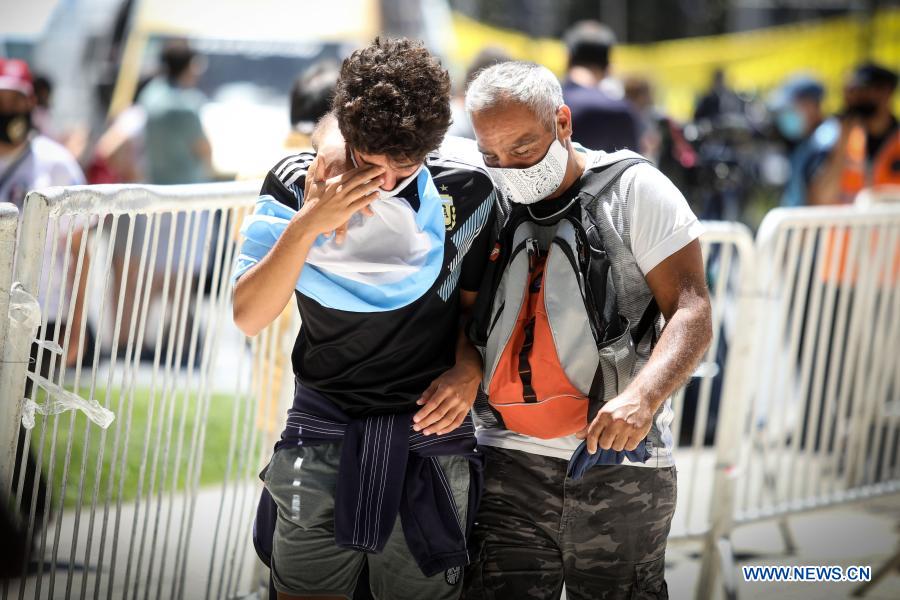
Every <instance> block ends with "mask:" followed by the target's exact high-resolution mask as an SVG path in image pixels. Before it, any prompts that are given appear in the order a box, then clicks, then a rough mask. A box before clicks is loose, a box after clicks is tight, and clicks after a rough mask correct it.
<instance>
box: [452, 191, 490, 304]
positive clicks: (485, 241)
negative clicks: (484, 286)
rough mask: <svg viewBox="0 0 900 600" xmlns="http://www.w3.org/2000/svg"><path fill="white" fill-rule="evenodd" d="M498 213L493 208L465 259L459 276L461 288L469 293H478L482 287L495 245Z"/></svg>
mask: <svg viewBox="0 0 900 600" xmlns="http://www.w3.org/2000/svg"><path fill="white" fill-rule="evenodd" d="M496 212H497V211H496V210H494V209H493V208H492V209H491V211H490V213H488V218H487V220H486V221H485V223H484V227H482V228H481V232H480V233H479V234H478V236H477V237H476V238H475V240H474V241H473V242H472V247H471V248H469V251H468V252H467V253H466V257H465V258H464V259H463V264H462V273H460V275H459V287H460V289H462V290H465V291H467V292H477V291H478V289H479V288H480V287H481V279H482V277H483V276H484V268H485V266H486V265H487V262H488V258H489V256H490V252H491V249H492V248H493V245H494V219H496V216H495V213H496Z"/></svg>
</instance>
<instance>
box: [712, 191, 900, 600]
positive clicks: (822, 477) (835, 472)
mask: <svg viewBox="0 0 900 600" xmlns="http://www.w3.org/2000/svg"><path fill="white" fill-rule="evenodd" d="M756 259H757V264H758V268H757V279H756V283H755V286H754V289H753V290H752V293H751V296H749V297H748V298H747V302H748V309H747V311H746V312H745V313H744V314H745V315H747V316H746V318H744V319H742V320H741V322H740V323H739V327H738V329H737V331H736V333H735V339H736V341H737V343H740V344H742V345H745V352H741V353H740V354H737V355H736V357H737V358H736V360H734V361H729V365H728V367H729V368H728V371H727V373H726V378H725V394H724V395H725V398H727V401H726V402H725V403H724V404H723V411H722V415H721V419H720V425H719V427H718V430H717V432H716V476H715V481H714V483H713V489H714V492H713V494H714V497H715V499H716V502H715V504H714V505H713V507H712V509H713V510H712V529H711V531H710V533H709V534H708V536H707V538H706V542H705V548H704V553H703V565H702V568H701V577H700V582H699V585H698V588H697V598H708V597H710V596H711V595H712V593H713V589H714V586H715V582H716V580H717V577H718V576H719V575H721V576H722V577H723V584H724V587H725V590H726V595H727V596H728V597H734V595H735V594H736V581H735V579H734V577H735V568H734V555H733V550H732V548H731V543H730V534H731V531H732V529H733V528H734V527H736V526H738V525H741V524H744V523H749V522H753V521H757V520H760V519H772V518H782V519H783V518H784V517H785V516H787V515H790V514H795V513H797V512H800V511H804V510H809V509H813V508H821V507H827V506H832V505H834V504H837V503H840V502H846V501H850V500H858V499H863V498H868V497H871V496H874V495H876V494H884V493H892V492H897V491H900V457H898V456H897V454H896V451H895V448H896V444H897V440H898V432H900V392H898V390H900V379H898V375H900V373H898V369H897V368H896V360H897V359H896V357H897V356H898V353H900V206H885V205H872V206H868V207H853V206H847V207H835V208H796V209H776V210H773V211H771V212H770V213H769V214H768V215H767V217H766V219H765V220H764V221H763V224H762V226H761V227H760V231H759V233H758V235H757V241H756ZM786 528H787V525H786V521H782V529H783V531H786ZM786 542H787V544H788V545H789V544H790V538H789V536H788V537H786Z"/></svg>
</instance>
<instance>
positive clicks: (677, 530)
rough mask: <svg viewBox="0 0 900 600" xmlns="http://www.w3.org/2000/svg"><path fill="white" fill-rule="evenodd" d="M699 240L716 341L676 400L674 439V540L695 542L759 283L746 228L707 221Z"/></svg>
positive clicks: (705, 520) (705, 517) (705, 524)
mask: <svg viewBox="0 0 900 600" xmlns="http://www.w3.org/2000/svg"><path fill="white" fill-rule="evenodd" d="M703 226H704V229H705V231H704V234H703V236H702V237H701V238H700V243H701V247H702V250H703V259H704V266H705V270H706V277H707V282H708V284H709V295H710V302H711V305H712V322H713V339H712V342H711V343H710V347H709V349H708V350H707V352H706V355H705V356H704V358H703V361H702V362H701V363H700V365H699V366H698V368H697V370H696V371H695V373H694V377H693V378H692V379H691V381H690V382H689V384H688V385H687V386H686V387H685V388H683V389H681V390H680V391H679V392H678V393H677V394H675V396H674V397H673V399H672V409H673V412H674V414H675V419H674V422H673V423H672V436H673V437H674V439H675V461H676V464H677V467H678V504H677V506H676V510H675V516H674V517H673V518H672V528H671V532H670V534H669V538H670V539H676V538H696V537H699V536H702V535H704V534H706V533H707V532H708V531H709V528H710V520H709V516H710V506H711V503H712V480H713V474H714V472H715V448H714V447H713V442H714V437H713V436H714V432H715V430H716V426H717V422H718V419H719V414H720V407H721V405H722V402H725V401H727V398H725V397H724V395H723V389H724V388H723V385H722V384H723V380H724V377H725V372H726V368H727V365H728V364H729V362H730V361H731V360H732V358H731V357H732V356H736V355H737V353H739V352H742V351H744V350H743V349H742V348H741V347H740V346H739V347H735V346H734V344H735V339H734V332H735V330H736V328H737V326H738V323H739V322H740V321H741V319H742V315H741V310H742V305H741V299H742V297H743V295H744V294H745V293H746V290H750V289H752V286H753V281H754V277H755V273H756V271H755V269H756V264H755V259H754V257H755V250H754V247H753V236H752V234H751V233H750V230H749V229H748V228H747V227H746V226H745V225H743V224H740V223H732V222H724V221H706V222H704V223H703Z"/></svg>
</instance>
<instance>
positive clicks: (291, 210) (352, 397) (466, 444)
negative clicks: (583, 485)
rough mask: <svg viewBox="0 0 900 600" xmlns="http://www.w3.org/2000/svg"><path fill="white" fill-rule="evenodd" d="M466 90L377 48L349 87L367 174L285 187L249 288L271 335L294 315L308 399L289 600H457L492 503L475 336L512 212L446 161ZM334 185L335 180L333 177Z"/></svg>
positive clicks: (279, 451) (478, 176)
mask: <svg viewBox="0 0 900 600" xmlns="http://www.w3.org/2000/svg"><path fill="white" fill-rule="evenodd" d="M449 101H450V80H449V77H448V74H447V72H446V70H445V69H443V68H442V67H441V65H440V63H439V62H438V60H437V59H436V58H434V57H433V56H431V55H430V54H429V53H428V51H427V50H426V49H425V48H424V47H423V46H422V45H421V44H420V43H417V42H412V41H409V40H406V39H384V38H380V39H376V40H375V42H374V43H373V44H371V45H370V46H368V47H366V48H363V49H361V50H358V51H356V52H354V53H353V54H352V55H351V56H350V57H349V58H348V59H347V60H345V61H344V63H343V65H342V67H341V73H340V78H339V80H338V83H337V87H336V91H335V97H334V101H333V113H334V115H335V117H336V120H337V124H338V127H339V129H340V132H341V134H342V135H343V138H344V139H346V146H344V145H343V144H342V145H341V147H342V149H344V151H345V152H346V159H347V160H348V162H350V163H352V164H355V165H356V166H355V168H353V169H351V170H350V171H348V172H346V173H344V174H342V175H340V176H336V177H331V178H325V177H326V175H327V173H325V172H324V171H325V170H324V168H323V169H318V168H317V167H316V166H314V163H313V161H314V159H315V155H314V154H309V153H301V154H297V155H294V156H289V157H287V158H285V159H283V160H282V161H280V162H279V163H278V164H276V165H275V167H273V168H272V170H271V171H270V172H269V173H268V175H267V177H266V179H265V182H264V184H263V187H262V190H261V195H260V198H259V201H258V203H257V206H256V210H255V212H254V214H253V215H251V216H250V217H248V218H247V219H246V220H245V222H244V225H243V228H242V232H243V234H244V235H245V241H244V243H243V246H242V249H241V255H240V256H239V257H238V260H237V266H236V269H235V274H234V279H235V281H236V283H235V288H234V319H235V322H236V323H237V325H238V326H239V327H240V328H241V330H242V331H244V332H245V333H246V334H248V335H255V334H256V333H258V332H259V331H260V330H261V329H262V328H264V327H266V326H267V325H268V324H269V323H270V322H271V321H272V320H273V319H275V318H276V317H277V315H278V314H279V313H280V312H281V310H282V309H283V308H284V306H285V305H286V304H287V303H288V302H289V300H290V298H291V296H292V295H294V296H295V297H296V301H297V306H298V308H299V311H300V315H301V318H302V326H301V329H300V332H299V335H298V337H297V341H296V344H295V346H294V350H293V355H292V362H293V368H294V372H295V375H296V385H295V397H294V403H293V406H292V408H291V409H290V410H289V412H288V419H287V425H286V427H285V429H284V432H283V433H282V436H281V440H280V441H279V443H278V444H277V445H276V451H275V454H274V456H273V457H272V460H271V461H270V463H269V465H268V467H267V470H266V473H265V482H266V489H267V491H268V493H269V494H271V496H272V498H273V499H274V502H275V504H277V521H276V525H275V533H274V541H273V550H272V556H271V568H272V576H273V580H274V584H275V587H276V589H277V590H278V597H279V598H280V599H286V598H287V599H293V598H307V597H315V598H323V597H324V598H331V597H336V598H348V597H352V596H353V594H354V591H355V588H356V586H357V580H358V579H359V574H360V572H361V571H362V570H363V568H364V566H366V563H367V564H368V572H369V583H370V586H371V591H372V593H373V595H374V596H375V597H377V598H429V599H432V600H438V599H442V598H457V597H459V594H460V590H461V589H462V581H461V578H462V575H461V574H462V567H464V566H465V564H466V562H467V560H468V554H467V552H466V536H467V533H468V530H469V529H470V527H471V524H472V519H473V517H474V512H475V507H476V506H477V502H478V498H479V495H480V487H481V477H480V473H481V454H480V452H479V451H478V450H477V448H476V443H475V438H474V427H473V425H472V420H471V417H470V416H469V412H468V409H469V406H470V405H471V402H472V400H473V398H474V396H475V394H476V391H477V388H478V384H479V380H480V377H481V361H480V358H479V356H478V353H477V352H476V351H475V350H474V349H473V348H472V346H471V345H470V344H469V342H468V341H467V340H466V337H465V336H464V335H463V334H462V331H461V322H462V317H463V315H464V314H465V312H466V311H467V310H468V309H469V308H470V307H471V305H472V304H473V303H474V298H475V295H476V292H475V290H477V287H478V284H479V282H480V279H481V276H482V271H483V268H484V263H485V256H486V255H487V252H488V248H487V244H488V235H489V232H490V228H491V227H490V224H489V223H488V220H489V218H490V215H491V214H492V210H491V208H492V205H493V202H494V199H495V196H494V192H493V186H492V184H491V181H490V178H489V177H488V176H487V175H486V173H485V172H484V171H482V170H480V169H478V168H474V167H471V166H469V165H465V164H461V163H457V162H453V161H449V160H445V159H442V158H441V157H440V156H438V155H436V154H433V153H432V152H433V151H434V150H435V149H436V148H437V147H438V145H439V144H440V142H441V140H442V138H443V137H444V134H445V133H446V131H447V128H448V126H449V124H450V104H449ZM317 171H321V172H317Z"/></svg>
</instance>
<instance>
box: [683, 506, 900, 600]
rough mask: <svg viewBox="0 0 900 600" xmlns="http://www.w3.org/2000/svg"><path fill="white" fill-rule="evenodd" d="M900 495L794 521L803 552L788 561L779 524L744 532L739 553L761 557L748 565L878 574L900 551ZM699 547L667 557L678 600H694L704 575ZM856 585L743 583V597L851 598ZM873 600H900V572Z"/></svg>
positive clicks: (736, 537) (738, 537) (874, 592)
mask: <svg viewBox="0 0 900 600" xmlns="http://www.w3.org/2000/svg"><path fill="white" fill-rule="evenodd" d="M898 525H900V496H897V495H894V496H886V497H883V498H880V499H876V500H870V501H867V502H866V503H863V504H853V505H846V506H844V507H841V508H835V509H831V510H822V511H816V512H811V513H807V514H803V515H798V516H795V517H793V518H792V519H790V527H791V531H792V532H793V535H794V538H795V541H796V543H797V553H796V554H795V555H793V556H785V555H784V554H783V548H782V545H781V536H780V535H779V532H778V528H777V526H776V524H775V523H774V522H772V521H767V522H762V523H757V524H754V525H747V526H744V527H741V528H738V529H737V530H736V531H735V535H734V545H735V549H736V551H738V552H740V553H753V552H758V553H759V555H758V556H757V557H755V558H751V559H748V560H746V561H745V562H743V563H742V564H747V565H842V566H849V565H871V566H872V567H873V571H874V569H875V568H877V566H878V565H880V564H882V563H883V562H884V561H885V560H887V559H888V558H889V557H890V556H891V555H892V554H893V553H894V552H896V551H897V550H900V535H898V529H897V527H898ZM697 550H698V546H697V545H696V544H692V543H679V542H674V543H672V544H670V547H669V552H668V555H667V560H666V564H667V580H668V583H669V591H670V596H671V597H672V598H674V599H682V598H686V599H687V598H693V597H694V595H693V590H694V586H695V584H696V581H697V577H698V575H699V569H700V561H699V560H698V559H697V558H696V552H697ZM855 585H856V584H852V583H829V584H825V583H745V582H743V581H740V582H739V597H740V598H741V600H746V599H748V598H778V599H807V598H808V599H810V600H813V599H815V600H824V599H831V598H848V597H850V594H851V592H852V590H853V589H854V586H855ZM866 597H867V598H871V599H875V600H896V599H897V598H900V573H896V572H894V573H892V574H890V575H889V576H888V577H886V578H885V579H884V580H882V582H881V583H879V584H878V585H877V586H876V587H875V588H873V589H872V590H871V591H870V592H869V594H868V595H867V596H866Z"/></svg>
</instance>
